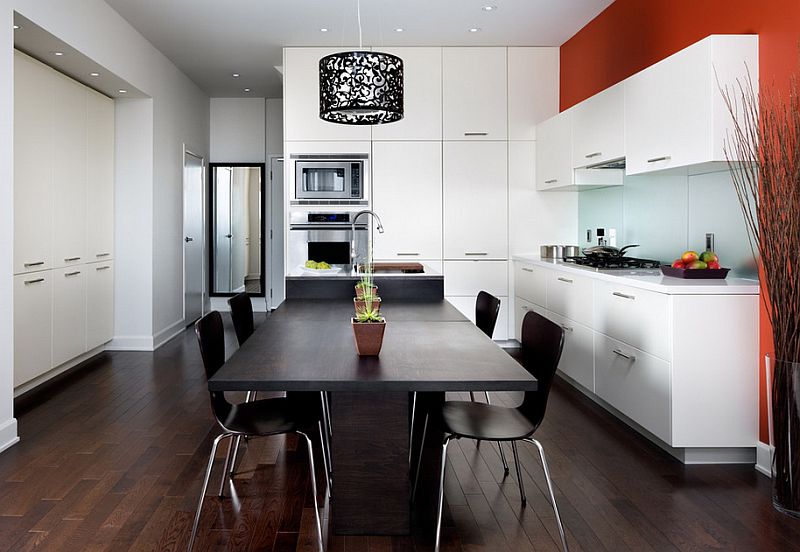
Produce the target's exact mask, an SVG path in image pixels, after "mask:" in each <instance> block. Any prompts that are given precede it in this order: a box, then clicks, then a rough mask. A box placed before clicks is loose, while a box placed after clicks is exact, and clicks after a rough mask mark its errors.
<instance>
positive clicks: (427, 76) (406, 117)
mask: <svg viewBox="0 0 800 552" xmlns="http://www.w3.org/2000/svg"><path fill="white" fill-rule="evenodd" d="M380 51H381V52H386V53H388V54H394V55H396V56H398V57H399V58H400V59H402V60H403V104H404V107H403V118H402V119H401V120H400V121H397V122H396V123H392V124H390V125H375V126H373V127H372V139H373V140H441V139H442V49H441V48H380Z"/></svg>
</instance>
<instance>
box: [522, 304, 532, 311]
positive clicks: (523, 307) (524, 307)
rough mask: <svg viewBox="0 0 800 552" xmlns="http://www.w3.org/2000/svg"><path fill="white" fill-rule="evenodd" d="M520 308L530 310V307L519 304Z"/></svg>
mask: <svg viewBox="0 0 800 552" xmlns="http://www.w3.org/2000/svg"><path fill="white" fill-rule="evenodd" d="M520 308H521V309H522V310H524V311H526V310H531V308H530V307H526V306H525V305H521V306H520Z"/></svg>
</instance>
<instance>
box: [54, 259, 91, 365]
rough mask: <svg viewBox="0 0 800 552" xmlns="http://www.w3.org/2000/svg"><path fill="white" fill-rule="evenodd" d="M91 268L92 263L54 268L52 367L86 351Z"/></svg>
mask: <svg viewBox="0 0 800 552" xmlns="http://www.w3.org/2000/svg"><path fill="white" fill-rule="evenodd" d="M89 268H92V267H91V265H78V266H71V267H67V268H57V269H55V270H53V359H52V362H53V368H55V367H56V366H60V365H61V364H64V363H65V362H67V361H68V360H71V359H73V358H75V357H76V356H78V355H81V354H83V353H85V352H86V279H87V278H86V274H87V272H88V269H89ZM92 270H94V268H92Z"/></svg>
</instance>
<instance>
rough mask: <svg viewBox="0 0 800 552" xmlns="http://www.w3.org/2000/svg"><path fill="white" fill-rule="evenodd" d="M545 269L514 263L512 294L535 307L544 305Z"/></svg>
mask: <svg viewBox="0 0 800 552" xmlns="http://www.w3.org/2000/svg"><path fill="white" fill-rule="evenodd" d="M546 289H547V269H544V268H540V267H538V266H535V265H529V264H524V263H520V262H515V263H514V294H515V295H516V296H517V297H520V298H522V299H525V300H526V301H528V302H529V303H534V304H536V305H542V306H544V305H546V304H547V303H546Z"/></svg>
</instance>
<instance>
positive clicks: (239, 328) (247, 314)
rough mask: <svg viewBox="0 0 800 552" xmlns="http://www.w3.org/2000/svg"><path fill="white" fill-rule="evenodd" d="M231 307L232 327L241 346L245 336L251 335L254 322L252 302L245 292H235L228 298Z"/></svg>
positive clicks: (253, 329) (245, 338) (245, 339)
mask: <svg viewBox="0 0 800 552" xmlns="http://www.w3.org/2000/svg"><path fill="white" fill-rule="evenodd" d="M228 305H230V307H231V318H232V319H233V329H234V331H235V332H236V341H238V342H239V346H240V347H241V346H242V345H243V344H244V342H245V341H247V338H248V337H250V336H251V335H253V332H254V331H255V323H254V322H253V304H252V303H251V302H250V296H249V295H248V294H247V292H244V291H243V292H242V293H237V294H236V295H234V296H233V297H231V298H230V299H228Z"/></svg>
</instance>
